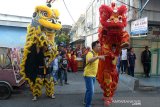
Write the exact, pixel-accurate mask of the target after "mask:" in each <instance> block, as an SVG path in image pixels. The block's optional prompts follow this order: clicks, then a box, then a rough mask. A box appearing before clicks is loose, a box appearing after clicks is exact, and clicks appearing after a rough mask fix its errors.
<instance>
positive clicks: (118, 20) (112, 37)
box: [97, 3, 129, 105]
mask: <svg viewBox="0 0 160 107" xmlns="http://www.w3.org/2000/svg"><path fill="white" fill-rule="evenodd" d="M126 11H127V8H126V6H124V5H122V6H120V7H116V5H115V3H112V4H111V7H110V6H107V5H102V6H101V7H100V8H99V12H100V24H101V25H100V27H99V30H98V32H99V35H98V36H99V42H100V44H101V52H100V55H106V57H105V61H102V60H100V61H99V66H98V73H97V80H98V82H99V84H100V86H101V88H102V89H103V91H104V101H105V104H107V105H109V104H110V103H112V97H113V95H114V92H115V90H116V88H117V84H118V72H117V70H116V62H117V58H118V55H119V54H120V51H121V49H122V48H123V47H127V46H128V45H129V34H128V33H127V32H126V31H124V27H126V25H127V19H126V16H125V14H126Z"/></svg>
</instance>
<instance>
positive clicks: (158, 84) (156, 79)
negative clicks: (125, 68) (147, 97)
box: [137, 76, 160, 88]
mask: <svg viewBox="0 0 160 107" xmlns="http://www.w3.org/2000/svg"><path fill="white" fill-rule="evenodd" d="M137 78H138V79H139V85H140V86H148V87H155V88H160V76H151V77H150V78H144V77H137Z"/></svg>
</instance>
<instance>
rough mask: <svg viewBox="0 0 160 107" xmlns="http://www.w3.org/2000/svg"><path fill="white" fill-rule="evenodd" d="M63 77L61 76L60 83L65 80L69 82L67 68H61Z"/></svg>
mask: <svg viewBox="0 0 160 107" xmlns="http://www.w3.org/2000/svg"><path fill="white" fill-rule="evenodd" d="M60 72H61V77H60V83H63V80H64V82H65V83H67V70H63V69H61V71H60Z"/></svg>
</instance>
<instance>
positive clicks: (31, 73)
mask: <svg viewBox="0 0 160 107" xmlns="http://www.w3.org/2000/svg"><path fill="white" fill-rule="evenodd" d="M51 1H52V0H50V1H49V2H47V6H37V7H36V8H35V12H34V13H33V17H32V22H31V24H30V25H29V26H28V28H27V35H26V36H27V38H26V44H25V46H24V53H23V59H22V63H21V71H20V73H21V75H22V76H23V77H24V78H25V79H26V80H27V81H28V83H29V85H30V89H31V91H32V95H33V100H37V97H39V96H41V94H42V92H41V89H42V87H43V85H45V88H46V95H47V96H49V97H51V98H55V96H54V83H53V77H52V75H51V70H50V68H51V67H50V64H51V62H52V61H53V60H54V58H55V56H56V55H57V50H56V47H55V44H54V36H55V33H56V31H57V30H60V29H61V28H62V25H61V23H60V22H59V21H58V17H59V12H58V10H56V9H51Z"/></svg>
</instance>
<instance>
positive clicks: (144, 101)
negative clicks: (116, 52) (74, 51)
mask: <svg viewBox="0 0 160 107" xmlns="http://www.w3.org/2000/svg"><path fill="white" fill-rule="evenodd" d="M68 77H69V83H70V85H64V86H59V85H57V86H55V90H56V93H55V96H56V99H50V98H48V97H46V96H45V94H44V93H45V92H44V89H43V95H42V96H41V97H40V98H39V99H38V100H37V101H32V100H31V98H32V95H31V92H30V91H29V89H28V88H24V87H22V88H20V89H15V90H14V93H13V94H12V96H11V98H10V99H8V100H0V107H84V105H83V104H82V102H83V98H84V92H85V87H84V80H83V77H82V73H76V74H72V73H69V75H68ZM95 87H96V92H95V95H94V98H93V105H92V107H106V106H105V105H104V102H103V100H102V96H103V94H102V91H101V89H100V88H99V87H98V84H97V83H96V86H95ZM109 107H160V90H152V91H148V90H137V91H130V90H129V89H127V86H125V84H123V83H121V82H119V86H118V89H117V91H116V93H115V96H114V98H113V103H112V104H111V105H110V106H109Z"/></svg>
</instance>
